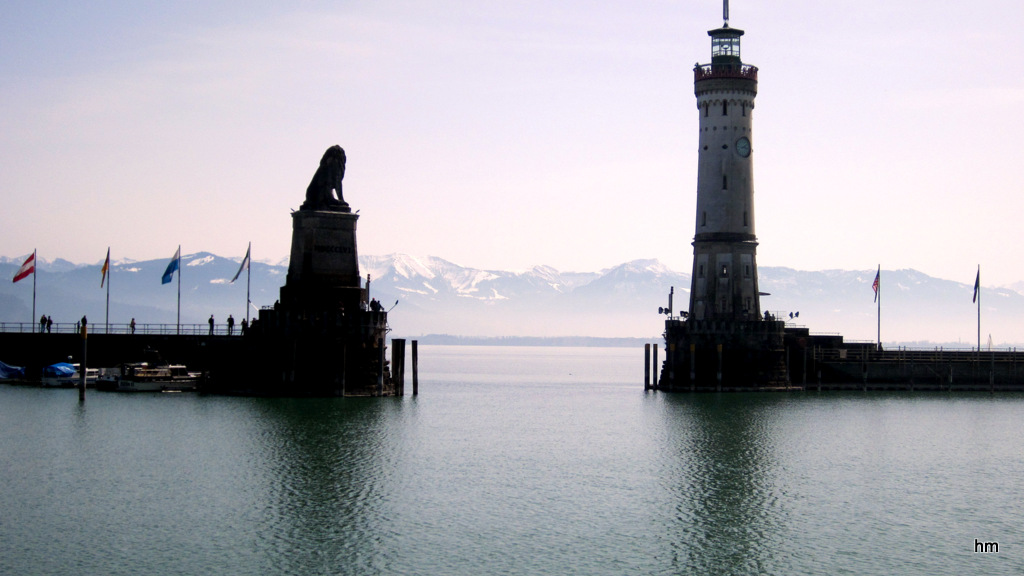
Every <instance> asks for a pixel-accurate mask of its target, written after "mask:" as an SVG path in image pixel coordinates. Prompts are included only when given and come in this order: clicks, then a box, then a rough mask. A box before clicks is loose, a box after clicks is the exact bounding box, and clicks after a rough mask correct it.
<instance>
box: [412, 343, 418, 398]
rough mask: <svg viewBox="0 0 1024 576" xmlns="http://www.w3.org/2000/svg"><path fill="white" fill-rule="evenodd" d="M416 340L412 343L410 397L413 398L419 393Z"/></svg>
mask: <svg viewBox="0 0 1024 576" xmlns="http://www.w3.org/2000/svg"><path fill="white" fill-rule="evenodd" d="M417 344H419V342H417V341H416V340H413V341H412V395H413V396H415V395H417V394H419V393H420V368H419V352H418V348H417Z"/></svg>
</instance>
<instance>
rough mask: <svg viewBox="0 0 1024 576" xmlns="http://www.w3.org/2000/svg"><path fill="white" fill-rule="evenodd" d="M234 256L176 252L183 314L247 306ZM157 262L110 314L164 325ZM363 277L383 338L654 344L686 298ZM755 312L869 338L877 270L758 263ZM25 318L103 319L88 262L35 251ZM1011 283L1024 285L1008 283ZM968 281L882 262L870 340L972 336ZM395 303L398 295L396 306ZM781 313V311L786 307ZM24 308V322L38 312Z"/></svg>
mask: <svg viewBox="0 0 1024 576" xmlns="http://www.w3.org/2000/svg"><path fill="white" fill-rule="evenodd" d="M23 260H24V257H19V258H4V257H0V277H7V278H13V276H14V273H15V271H16V270H17V268H18V266H19V265H20V264H21V262H22V261H23ZM239 263H240V262H239V260H238V259H232V258H224V257H220V256H217V255H214V254H210V253H206V252H200V253H196V254H190V255H184V256H182V265H181V274H180V279H181V321H182V323H184V324H203V323H205V322H206V320H207V318H209V316H210V315H211V314H213V315H214V317H215V319H216V321H217V322H219V323H220V322H223V321H224V320H225V319H226V318H227V316H228V314H231V315H233V316H234V318H235V320H236V321H240V319H241V318H244V317H245V314H246V310H245V302H246V280H247V275H246V273H244V272H243V273H242V275H241V276H240V277H239V279H238V280H237V281H236V282H234V283H231V282H230V279H231V278H232V277H233V276H234V275H235V273H236V272H237V271H238V269H239ZM166 266H167V260H166V259H161V260H148V261H129V260H125V261H119V262H116V263H114V264H112V266H111V271H110V275H109V278H108V281H109V282H110V307H109V310H110V322H111V323H112V324H126V323H127V322H128V321H129V320H130V319H132V318H135V320H136V322H138V323H140V324H144V323H148V324H174V323H175V322H176V316H177V301H178V300H177V293H178V290H177V286H178V277H175V279H174V281H173V282H171V283H170V284H161V283H160V277H161V275H162V274H163V271H164V269H165V268H166ZM360 269H361V272H362V274H363V276H364V280H363V281H364V283H365V277H366V276H367V275H369V278H370V296H371V297H373V298H376V299H377V300H379V301H380V302H381V303H382V304H383V305H384V307H385V308H387V309H392V314H391V315H390V317H389V322H390V326H391V328H392V329H393V335H395V336H396V337H418V336H422V335H426V334H450V335H459V336H469V337H506V336H531V337H564V336H593V337H602V338H617V337H618V338H621V337H639V338H649V339H651V341H658V339H659V338H660V336H659V335H660V334H661V332H662V327H663V321H664V316H662V315H660V314H659V312H658V308H659V307H666V308H667V307H668V294H669V290H670V289H671V288H673V287H674V290H675V295H674V306H673V308H674V310H675V311H676V313H678V311H679V310H685V309H686V308H687V306H688V302H689V286H690V274H689V273H683V272H678V271H674V270H671V269H669V268H668V267H666V266H665V265H663V264H662V263H660V262H659V261H657V260H634V261H631V262H626V263H623V264H620V265H618V266H614V267H612V268H608V269H605V270H601V271H597V272H563V271H559V270H556V269H554V268H552V267H550V266H536V267H534V268H531V269H529V270H526V271H518V272H513V271H502V270H479V269H475V268H467V267H464V266H459V265H458V264H454V263H452V262H449V261H447V260H444V259H442V258H437V257H433V256H426V257H416V256H410V255H405V254H390V255H386V256H362V257H360ZM287 271H288V268H287V262H282V263H267V262H253V263H252V267H251V301H252V303H253V306H252V308H250V315H252V316H255V315H256V314H257V312H256V309H257V308H259V307H261V306H270V305H273V303H274V302H275V301H276V300H277V299H278V294H279V288H280V287H281V286H282V285H283V284H284V281H285V276H286V274H287ZM758 272H759V281H760V289H761V291H762V292H765V293H767V294H768V295H766V296H763V297H762V299H761V307H762V309H763V310H768V311H771V312H772V313H773V314H775V315H777V316H779V317H780V318H783V319H785V320H787V322H790V323H791V324H794V325H801V326H806V327H808V328H810V329H811V332H812V333H838V334H843V335H844V336H845V337H846V339H847V340H864V341H873V340H874V339H875V338H876V334H877V332H878V325H879V309H878V307H877V304H876V303H875V301H874V299H873V298H874V292H873V291H872V289H871V283H872V281H873V280H874V276H875V270H823V271H801V270H793V269H790V268H783V267H770V266H763V267H760V268H759V270H758ZM38 273H39V276H38V278H37V279H36V280H37V294H36V316H37V318H38V315H40V314H46V315H49V316H51V317H52V318H53V320H54V322H57V323H61V322H72V323H73V322H75V321H77V320H78V319H79V318H81V316H82V315H87V316H88V317H89V319H90V322H92V323H94V324H95V323H97V322H103V321H104V320H105V314H106V294H107V292H106V288H101V287H100V279H101V274H100V263H96V264H75V263H72V262H68V261H66V260H60V259H58V260H53V261H40V263H39V268H38ZM31 285H32V279H31V278H26V279H25V280H22V281H21V282H19V283H17V284H13V283H10V282H0V322H4V323H12V322H13V323H17V322H29V321H32V320H33V319H32V318H31V316H32V287H31ZM1013 288H1024V287H1018V286H1015V287H1013ZM972 296H973V285H972V284H964V283H960V282H954V281H950V280H944V279H940V278H934V277H931V276H928V275H926V274H923V273H921V272H918V271H915V270H912V269H908V270H883V271H882V275H881V301H882V307H881V312H880V313H881V337H882V341H883V343H889V344H890V345H894V344H911V345H917V346H930V345H959V346H965V347H969V346H972V345H975V344H976V343H977V338H978V309H977V308H976V305H975V304H974V303H972ZM396 302H397V305H396ZM790 314H792V315H793V317H792V318H790ZM37 318H36V320H37ZM981 329H982V344H983V346H984V345H986V344H987V343H988V337H989V335H991V338H992V341H993V343H994V344H995V345H997V346H1013V345H1016V344H1018V343H1024V295H1022V294H1021V293H1020V292H1018V291H1017V290H1015V289H1012V288H984V289H983V291H982V307H981Z"/></svg>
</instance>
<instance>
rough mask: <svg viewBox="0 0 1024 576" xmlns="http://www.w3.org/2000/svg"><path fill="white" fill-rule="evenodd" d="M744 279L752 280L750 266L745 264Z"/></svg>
mask: <svg viewBox="0 0 1024 576" xmlns="http://www.w3.org/2000/svg"><path fill="white" fill-rule="evenodd" d="M743 277H744V278H750V265H749V264H745V265H744V266H743Z"/></svg>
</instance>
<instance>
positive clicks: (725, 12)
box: [722, 0, 729, 26]
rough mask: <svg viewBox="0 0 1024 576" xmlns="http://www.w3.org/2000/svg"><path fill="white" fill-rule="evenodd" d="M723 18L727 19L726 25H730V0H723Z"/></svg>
mask: <svg viewBox="0 0 1024 576" xmlns="http://www.w3.org/2000/svg"><path fill="white" fill-rule="evenodd" d="M722 18H724V19H725V25H726V26H728V25H729V0H722Z"/></svg>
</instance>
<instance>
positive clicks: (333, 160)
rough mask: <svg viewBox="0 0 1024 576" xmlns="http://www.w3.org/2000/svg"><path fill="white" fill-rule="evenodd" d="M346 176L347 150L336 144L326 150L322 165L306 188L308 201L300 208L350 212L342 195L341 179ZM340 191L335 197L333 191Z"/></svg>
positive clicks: (321, 160) (321, 161)
mask: <svg viewBox="0 0 1024 576" xmlns="http://www.w3.org/2000/svg"><path fill="white" fill-rule="evenodd" d="M344 177H345V151H344V150H342V148H341V146H338V145H337V144H335V145H334V146H331V147H330V148H328V149H327V151H326V152H324V157H323V158H322V159H320V167H319V168H317V169H316V173H315V174H313V180H312V181H311V182H310V183H309V187H308V188H306V201H305V202H303V203H302V206H300V207H299V209H300V210H335V211H340V212H348V211H349V208H348V203H347V202H345V199H344V198H343V197H342V195H341V180H342V178H344ZM334 191H337V192H338V197H337V198H335V197H334V194H333V192H334Z"/></svg>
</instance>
